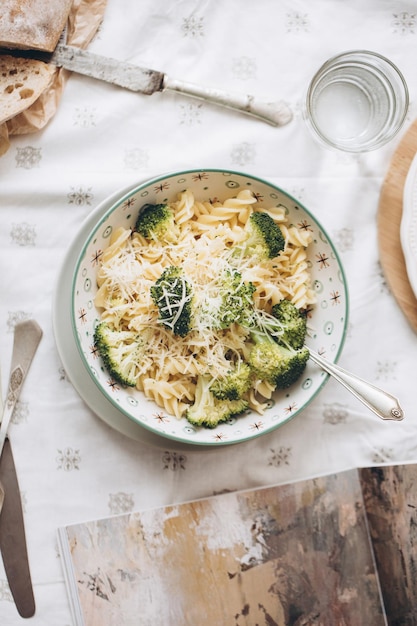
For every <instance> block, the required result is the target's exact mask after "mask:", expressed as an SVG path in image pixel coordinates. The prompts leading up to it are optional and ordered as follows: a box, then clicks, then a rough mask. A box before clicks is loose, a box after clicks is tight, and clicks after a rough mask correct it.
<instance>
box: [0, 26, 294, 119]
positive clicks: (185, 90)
mask: <svg viewBox="0 0 417 626" xmlns="http://www.w3.org/2000/svg"><path fill="white" fill-rule="evenodd" d="M63 39H64V41H65V38H63ZM61 41H62V38H61ZM0 53H2V54H15V55H16V54H17V55H18V56H24V57H29V58H33V59H38V60H41V61H45V62H47V63H52V64H54V65H56V66H58V67H63V68H65V69H67V70H70V71H72V72H76V73H78V74H83V75H84V76H89V77H91V78H95V79H97V80H101V81H105V82H107V83H112V84H114V85H118V86H119V87H123V88H124V89H129V90H130V91H135V92H139V93H142V94H145V95H148V96H150V95H151V94H153V93H157V92H163V91H174V92H177V93H180V94H182V95H184V96H189V97H191V98H197V99H199V100H204V101H206V102H210V103H212V104H217V105H219V106H223V107H226V108H229V109H234V110H237V111H239V112H240V113H245V114H246V115H250V116H252V117H255V118H257V119H258V120H261V121H263V122H266V123H267V124H271V125H272V126H284V125H285V124H288V122H290V121H291V119H292V117H293V115H292V111H291V109H290V108H289V107H288V105H287V104H286V103H285V102H283V101H281V100H279V101H276V102H267V101H263V100H259V99H258V98H257V97H255V96H252V95H242V94H232V93H228V92H225V91H222V90H220V89H215V88H210V87H202V86H200V85H195V84H193V83H189V82H185V81H181V80H175V79H172V78H170V77H169V76H167V75H166V74H164V73H163V72H158V71H156V70H151V69H148V68H144V67H140V66H138V65H134V64H131V63H125V62H124V61H118V60H116V59H113V58H111V57H106V56H102V55H98V54H95V53H93V52H89V51H87V50H82V49H81V48H76V47H74V46H69V45H66V44H65V43H59V44H58V45H57V47H56V48H55V50H54V52H53V53H52V54H50V53H43V52H38V51H33V50H30V51H27V50H24V51H19V52H17V51H16V50H12V51H11V50H5V49H0Z"/></svg>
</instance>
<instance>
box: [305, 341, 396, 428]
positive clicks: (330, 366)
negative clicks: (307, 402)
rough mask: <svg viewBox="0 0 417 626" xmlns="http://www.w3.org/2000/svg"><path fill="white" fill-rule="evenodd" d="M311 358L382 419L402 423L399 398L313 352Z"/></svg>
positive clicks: (311, 351)
mask: <svg viewBox="0 0 417 626" xmlns="http://www.w3.org/2000/svg"><path fill="white" fill-rule="evenodd" d="M309 350H310V349H309ZM310 358H311V360H312V361H314V362H315V363H317V365H319V366H320V367H321V368H322V369H323V370H324V371H325V372H327V373H328V374H330V376H333V378H335V379H336V380H337V381H338V382H339V383H341V384H342V385H343V386H344V387H345V388H346V389H347V390H348V391H350V392H351V393H352V394H353V395H354V396H355V397H356V398H357V399H358V400H360V401H361V402H362V403H363V404H364V405H365V406H367V407H368V409H370V410H371V411H372V412H373V413H375V415H377V416H378V417H380V418H381V419H383V420H395V421H400V420H402V419H403V418H404V412H403V410H402V408H401V407H400V405H399V402H398V400H397V398H395V397H394V396H392V395H391V394H389V393H387V392H386V391H383V390H382V389H379V387H375V386H374V385H372V384H371V383H369V382H367V381H365V380H363V378H359V376H356V375H355V374H352V373H351V372H348V371H346V370H344V369H343V368H341V367H340V366H339V365H336V364H335V363H329V361H327V360H326V359H324V358H323V357H322V356H320V355H319V354H317V353H316V352H314V351H313V350H310Z"/></svg>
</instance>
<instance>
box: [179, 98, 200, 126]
mask: <svg viewBox="0 0 417 626" xmlns="http://www.w3.org/2000/svg"><path fill="white" fill-rule="evenodd" d="M202 111H203V104H201V103H198V104H195V103H194V102H191V103H188V102H187V103H186V104H181V105H180V124H182V125H185V126H195V125H197V124H201V113H202Z"/></svg>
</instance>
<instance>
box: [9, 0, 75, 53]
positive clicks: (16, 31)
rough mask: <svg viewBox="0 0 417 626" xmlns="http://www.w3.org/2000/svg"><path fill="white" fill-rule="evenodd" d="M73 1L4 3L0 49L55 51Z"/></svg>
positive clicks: (49, 0)
mask: <svg viewBox="0 0 417 626" xmlns="http://www.w3.org/2000/svg"><path fill="white" fill-rule="evenodd" d="M72 2H73V0H1V9H0V47H2V48H18V49H19V50H45V51H46V52H52V51H53V50H54V49H55V47H56V45H57V43H58V40H59V37H60V35H61V33H62V31H63V30H64V27H65V24H66V21H67V19H68V15H69V12H70V10H71V5H72Z"/></svg>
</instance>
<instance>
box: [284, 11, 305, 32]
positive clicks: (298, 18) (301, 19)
mask: <svg viewBox="0 0 417 626" xmlns="http://www.w3.org/2000/svg"><path fill="white" fill-rule="evenodd" d="M286 25H287V33H308V31H309V30H310V21H309V17H308V15H307V13H304V14H301V13H298V11H294V12H292V13H288V14H287V20H286Z"/></svg>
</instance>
